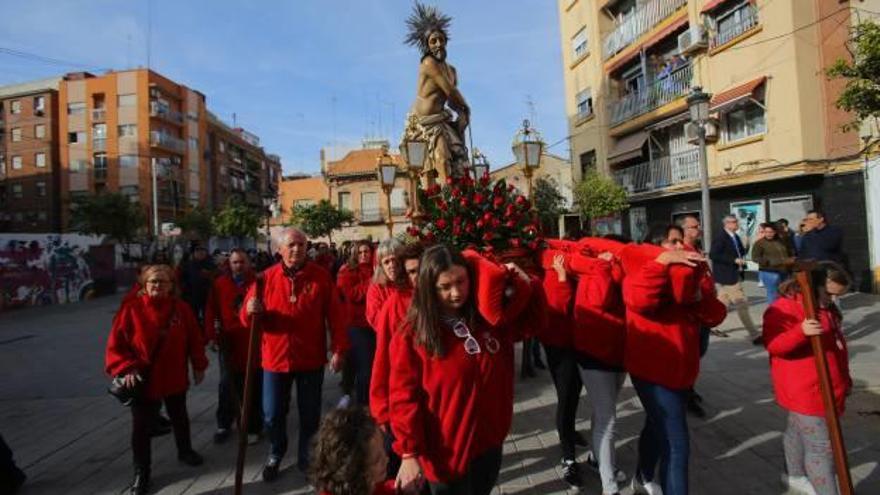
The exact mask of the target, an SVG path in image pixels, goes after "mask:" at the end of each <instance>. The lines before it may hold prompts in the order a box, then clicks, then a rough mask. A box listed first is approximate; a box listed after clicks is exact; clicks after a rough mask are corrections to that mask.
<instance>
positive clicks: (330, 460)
mask: <svg viewBox="0 0 880 495" xmlns="http://www.w3.org/2000/svg"><path fill="white" fill-rule="evenodd" d="M382 444H383V436H382V431H381V430H380V429H379V428H378V426H377V425H376V422H375V421H373V418H371V417H370V414H369V412H367V410H366V409H364V408H362V407H349V408H345V409H337V410H335V411H332V412H330V413H328V414H327V415H326V416H324V419H323V421H321V429H320V430H319V431H318V435H317V437H316V440H315V446H314V453H313V454H312V465H311V467H310V469H309V471H310V478H311V480H312V484H314V486H315V488H317V489H318V490H320V493H321V495H392V494H394V493H395V491H394V480H389V481H385V471H386V465H387V464H388V457H387V456H386V455H385V448H384V447H383V445H382Z"/></svg>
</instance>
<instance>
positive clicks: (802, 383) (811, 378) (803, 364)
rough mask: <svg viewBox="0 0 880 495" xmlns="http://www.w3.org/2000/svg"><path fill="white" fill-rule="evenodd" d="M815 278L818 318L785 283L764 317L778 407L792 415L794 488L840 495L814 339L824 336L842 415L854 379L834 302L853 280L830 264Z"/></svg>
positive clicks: (794, 285)
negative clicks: (808, 314)
mask: <svg viewBox="0 0 880 495" xmlns="http://www.w3.org/2000/svg"><path fill="white" fill-rule="evenodd" d="M813 275H814V276H813V281H814V284H815V286H814V290H815V297H816V303H817V304H818V308H817V315H816V316H817V319H816V320H812V319H805V316H804V306H803V295H802V293H801V288H800V286H799V284H798V282H797V281H796V280H789V281H787V282H784V283H783V284H782V286H781V287H780V293H781V297H780V298H779V299H777V300H776V302H774V303H773V304H772V305H771V306H770V307H769V308H768V309H767V311H766V312H765V313H764V342H765V346H766V347H767V352H768V353H769V354H770V376H771V379H772V381H773V391H774V393H775V395H776V402H777V403H778V404H779V406H780V407H782V408H783V409H785V410H786V411H788V419H787V425H786V429H785V436H784V437H783V442H782V444H783V448H784V450H785V467H786V472H787V482H788V488H789V489H791V490H797V491H798V492H799V493H805V494H810V493H815V494H818V495H836V494H837V483H836V481H835V480H836V477H835V470H834V459H833V454H832V450H831V440H830V436H829V434H828V425H827V424H826V423H825V406H824V404H823V402H822V393H821V390H820V385H819V375H818V372H817V371H816V362H815V358H814V357H813V352H812V348H811V344H810V337H811V336H814V335H818V336H820V338H821V340H822V347H823V349H824V351H825V359H826V361H827V362H828V371H829V374H830V375H831V386H832V389H833V395H834V403H835V407H836V410H837V414H838V415H841V414H843V412H844V405H845V402H846V396H847V395H848V394H849V391H850V390H851V389H852V378H851V377H850V374H849V355H848V353H847V346H846V338H845V337H844V335H843V332H842V327H841V322H842V315H841V313H840V309H838V307H837V305H836V304H834V300H835V299H836V298H837V297H839V296H841V295H843V294H844V293H846V291H847V290H848V289H849V286H850V285H851V279H850V277H849V275H848V274H847V273H846V270H845V269H844V268H843V267H842V266H841V265H839V264H838V263H834V262H827V261H826V262H821V263H820V264H819V266H818V267H817V269H816V270H815V271H814V273H813ZM817 282H818V283H817Z"/></svg>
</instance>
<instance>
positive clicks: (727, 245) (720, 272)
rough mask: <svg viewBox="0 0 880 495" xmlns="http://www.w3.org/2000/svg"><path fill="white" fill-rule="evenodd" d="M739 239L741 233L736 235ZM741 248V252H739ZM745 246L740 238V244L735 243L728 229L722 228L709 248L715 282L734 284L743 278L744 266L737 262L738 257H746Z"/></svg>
mask: <svg viewBox="0 0 880 495" xmlns="http://www.w3.org/2000/svg"><path fill="white" fill-rule="evenodd" d="M736 239H737V240H739V235H736ZM737 248H739V252H737ZM747 252H748V251H747V250H746V248H745V246H744V245H743V243H742V241H741V240H739V242H738V246H737V245H735V244H734V240H733V238H732V237H730V234H728V233H727V231H726V230H722V231H721V233H720V234H718V235H717V236H715V239H714V240H713V241H712V247H711V249H710V250H709V258H710V259H711V260H712V276H713V277H714V278H715V282H717V283H719V284H721V285H733V284H735V283H737V282H739V281H740V280H742V271H743V268H742V267H740V266H739V265H737V264H736V261H735V260H736V259H737V258H744V257H745V255H746V253H747Z"/></svg>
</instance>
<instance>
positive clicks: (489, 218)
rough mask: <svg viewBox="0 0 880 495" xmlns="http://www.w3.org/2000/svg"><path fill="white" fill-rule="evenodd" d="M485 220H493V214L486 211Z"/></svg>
mask: <svg viewBox="0 0 880 495" xmlns="http://www.w3.org/2000/svg"><path fill="white" fill-rule="evenodd" d="M483 221H484V222H491V221H492V214H491V213H489V212H486V213H484V214H483Z"/></svg>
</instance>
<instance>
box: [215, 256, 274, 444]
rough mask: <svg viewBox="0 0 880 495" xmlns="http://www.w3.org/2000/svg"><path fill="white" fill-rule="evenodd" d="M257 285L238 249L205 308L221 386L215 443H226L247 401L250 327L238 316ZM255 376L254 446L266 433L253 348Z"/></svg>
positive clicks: (259, 373)
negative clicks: (245, 381) (245, 392)
mask: <svg viewBox="0 0 880 495" xmlns="http://www.w3.org/2000/svg"><path fill="white" fill-rule="evenodd" d="M253 283H254V272H253V269H252V267H251V263H250V258H248V255H247V253H245V251H244V250H243V249H240V248H235V249H233V250H232V251H231V252H230V255H229V273H225V274H223V275H221V276H219V277H217V278H216V279H215V280H214V283H213V284H212V287H211V292H210V293H209V295H208V300H207V305H206V307H205V335H206V336H207V340H208V343H209V345H210V346H211V347H212V348H214V349H215V350H216V351H218V356H219V359H218V361H219V365H220V366H219V367H220V383H219V385H218V390H217V415H216V417H217V430H216V431H215V432H214V442H215V443H224V442H225V441H226V440H227V439H229V436H230V434H231V432H232V424H233V422H234V421H237V420H238V419H239V417H238V416H239V413H240V412H241V400H242V399H243V398H244V379H245V372H246V370H247V362H248V348H249V347H250V343H251V336H250V328H249V327H247V326H245V325H243V324H242V322H241V320H240V319H239V317H238V314H239V311H241V305H242V302H243V301H244V296H245V294H247V292H248V290H249V289H250V287H251V285H252V284H253ZM254 352H255V353H256V357H257V358H256V359H254V361H253V366H254V370H253V371H254V373H253V378H252V379H253V381H252V383H251V385H252V389H251V390H252V392H251V411H252V412H251V417H250V418H248V424H247V433H248V443H249V444H251V445H252V444H255V443H257V441H259V435H260V433H261V432H262V431H263V418H262V414H261V412H262V400H263V394H262V393H261V390H262V384H263V383H262V382H263V375H262V370H261V369H260V360H259V352H260V351H259V348H257V349H254Z"/></svg>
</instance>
